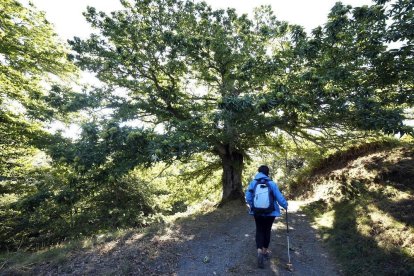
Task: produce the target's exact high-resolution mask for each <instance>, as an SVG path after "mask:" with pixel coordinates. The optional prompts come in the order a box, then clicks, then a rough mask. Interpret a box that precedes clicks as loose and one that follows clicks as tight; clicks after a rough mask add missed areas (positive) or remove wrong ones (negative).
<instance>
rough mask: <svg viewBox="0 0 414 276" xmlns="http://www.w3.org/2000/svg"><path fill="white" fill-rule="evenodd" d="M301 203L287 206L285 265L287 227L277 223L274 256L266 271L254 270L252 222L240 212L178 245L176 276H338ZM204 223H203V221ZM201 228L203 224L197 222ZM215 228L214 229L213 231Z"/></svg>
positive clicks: (338, 272) (272, 249) (275, 225)
mask: <svg viewBox="0 0 414 276" xmlns="http://www.w3.org/2000/svg"><path fill="white" fill-rule="evenodd" d="M299 205H300V202H292V201H290V202H289V207H290V208H289V209H290V210H289V211H290V212H289V213H290V216H289V221H290V222H289V226H290V242H291V248H292V249H291V262H292V264H293V267H294V271H293V272H289V271H287V270H286V269H285V265H286V263H287V262H288V256H287V246H286V243H287V242H286V224H285V223H284V221H283V219H277V220H276V221H275V224H274V225H273V228H272V240H271V244H270V249H271V251H272V252H273V253H272V256H271V258H270V260H269V261H267V262H266V263H265V269H258V268H257V261H256V253H255V252H256V249H255V241H254V235H255V227H254V220H253V218H251V217H249V216H248V215H247V214H246V211H245V210H241V213H240V214H239V216H237V215H236V216H234V217H233V219H231V220H230V219H226V220H223V221H219V218H217V220H216V221H211V224H210V225H205V226H206V227H203V228H202V229H200V231H199V232H197V233H194V232H193V233H190V234H189V235H190V236H187V237H186V238H187V239H188V241H187V242H185V243H184V244H182V245H181V252H180V255H181V258H180V259H179V261H178V267H177V270H176V274H177V275H228V274H237V275H247V274H251V275H330V276H331V275H340V270H339V268H338V266H337V265H335V263H334V262H333V260H332V259H331V258H330V257H329V256H328V253H327V250H326V249H325V248H324V246H323V245H322V244H321V241H320V240H319V239H318V237H317V234H316V232H315V230H314V229H313V228H312V227H311V226H310V224H309V222H308V221H307V219H306V217H305V215H304V214H302V213H301V212H299V211H298V207H299ZM202 220H203V219H202ZM200 223H202V224H204V223H206V222H205V221H200ZM213 226H214V227H213Z"/></svg>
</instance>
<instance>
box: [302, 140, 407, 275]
mask: <svg viewBox="0 0 414 276" xmlns="http://www.w3.org/2000/svg"><path fill="white" fill-rule="evenodd" d="M413 156H414V151H413V149H412V148H405V149H404V148H398V149H397V148H396V149H393V150H389V151H383V152H377V153H374V154H371V155H366V156H359V157H357V158H355V160H350V161H349V162H350V163H349V166H345V167H342V168H340V169H338V167H335V168H333V169H332V170H329V167H327V168H326V173H325V174H321V175H319V176H317V177H313V179H312V180H313V181H314V182H316V183H319V185H321V187H323V185H327V186H326V187H330V189H331V192H330V193H326V194H322V196H320V197H319V198H315V201H314V202H312V203H310V204H309V205H307V206H305V207H304V208H303V211H304V212H305V213H306V214H307V215H308V217H310V218H311V219H312V220H313V222H314V225H315V226H316V227H317V229H318V231H319V232H320V234H321V237H323V239H324V240H325V241H326V242H327V244H328V245H329V246H330V247H331V249H332V251H333V252H334V254H335V256H336V259H337V260H338V261H339V263H340V264H341V266H342V269H343V272H344V274H345V275H414V214H413V212H412V210H413V209H412V207H413V206H414V187H413V184H414V183H413V181H407V179H411V180H412V179H414V178H413V172H414V159H413V158H412V157H413ZM328 181H329V183H328ZM328 184H329V185H328Z"/></svg>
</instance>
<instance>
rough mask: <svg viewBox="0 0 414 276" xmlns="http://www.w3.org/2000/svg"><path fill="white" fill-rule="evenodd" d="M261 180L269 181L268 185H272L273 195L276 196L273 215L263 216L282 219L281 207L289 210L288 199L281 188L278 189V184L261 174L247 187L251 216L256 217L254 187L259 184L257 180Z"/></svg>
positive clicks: (247, 199) (247, 201) (247, 200)
mask: <svg viewBox="0 0 414 276" xmlns="http://www.w3.org/2000/svg"><path fill="white" fill-rule="evenodd" d="M261 178H267V179H268V180H269V182H268V183H269V185H270V187H271V189H272V191H273V194H274V196H275V202H274V204H275V210H274V211H273V212H271V213H268V214H262V216H273V217H280V215H281V214H280V208H279V205H280V206H282V207H283V208H284V209H287V207H288V203H287V201H286V199H285V198H284V197H283V195H282V193H281V192H280V191H279V188H278V187H277V184H276V183H275V182H273V181H272V180H271V179H270V178H269V177H268V176H266V175H265V174H263V173H261V172H259V173H257V174H256V176H255V177H254V179H253V180H252V181H251V182H250V184H249V187H247V190H246V203H247V204H248V205H249V207H250V210H249V214H250V215H254V213H253V211H252V206H253V193H254V186H255V184H256V182H257V179H261Z"/></svg>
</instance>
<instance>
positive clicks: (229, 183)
mask: <svg viewBox="0 0 414 276" xmlns="http://www.w3.org/2000/svg"><path fill="white" fill-rule="evenodd" d="M221 153H222V154H220V157H221V161H222V166H223V175H222V185H223V195H222V199H221V204H224V203H226V202H228V201H231V200H235V199H240V200H243V201H244V192H243V189H242V171H243V155H242V154H241V153H239V152H229V150H227V149H226V151H225V152H221ZM223 153H224V154H223Z"/></svg>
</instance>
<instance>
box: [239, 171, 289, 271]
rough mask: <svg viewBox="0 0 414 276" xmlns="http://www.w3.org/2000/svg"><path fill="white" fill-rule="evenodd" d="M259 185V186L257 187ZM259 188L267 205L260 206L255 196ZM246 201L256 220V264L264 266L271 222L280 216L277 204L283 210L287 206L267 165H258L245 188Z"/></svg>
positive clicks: (267, 252) (267, 255)
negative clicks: (252, 178) (271, 177)
mask: <svg viewBox="0 0 414 276" xmlns="http://www.w3.org/2000/svg"><path fill="white" fill-rule="evenodd" d="M259 185H260V186H261V187H258V186H259ZM266 187H268V188H266ZM263 188H264V189H263ZM259 189H262V190H264V191H266V196H267V203H265V204H264V205H266V204H267V206H262V205H263V204H262V203H261V202H258V200H260V199H258V198H260V196H255V193H256V195H258V191H259V192H260V190H259ZM267 191H268V192H267ZM263 198H265V197H263ZM265 199H266V198H265ZM265 201H266V200H265ZM246 203H247V204H248V207H249V214H250V215H253V216H254V220H255V222H256V247H257V264H258V267H259V268H264V259H265V258H269V254H270V252H269V250H268V248H269V243H270V234H271V231H272V224H273V222H274V221H275V218H276V217H279V216H281V214H280V208H279V205H280V206H282V207H283V208H284V209H285V210H287V206H288V203H287V201H286V199H285V198H284V197H283V195H282V193H281V192H280V191H279V188H278V186H277V184H276V183H275V182H274V181H272V180H271V179H270V177H269V167H268V166H265V165H262V166H260V167H259V169H258V173H257V174H256V176H255V177H254V180H253V181H251V182H250V184H249V187H248V188H247V190H246ZM255 205H256V206H255Z"/></svg>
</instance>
